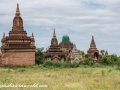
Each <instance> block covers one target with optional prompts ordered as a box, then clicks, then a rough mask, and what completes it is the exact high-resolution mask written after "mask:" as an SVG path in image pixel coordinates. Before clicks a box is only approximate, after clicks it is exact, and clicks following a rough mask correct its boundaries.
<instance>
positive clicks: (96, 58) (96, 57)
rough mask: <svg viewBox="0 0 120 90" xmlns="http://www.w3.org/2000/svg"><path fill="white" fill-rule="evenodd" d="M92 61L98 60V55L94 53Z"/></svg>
mask: <svg viewBox="0 0 120 90" xmlns="http://www.w3.org/2000/svg"><path fill="white" fill-rule="evenodd" d="M94 60H98V53H97V52H95V53H94Z"/></svg>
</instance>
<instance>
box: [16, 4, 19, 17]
mask: <svg viewBox="0 0 120 90" xmlns="http://www.w3.org/2000/svg"><path fill="white" fill-rule="evenodd" d="M15 15H16V16H20V10H19V4H18V3H17V9H16V14H15Z"/></svg>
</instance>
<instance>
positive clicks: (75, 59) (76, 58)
mask: <svg viewBox="0 0 120 90" xmlns="http://www.w3.org/2000/svg"><path fill="white" fill-rule="evenodd" d="M68 57H69V59H70V62H71V63H79V62H80V60H81V59H82V55H80V54H79V53H78V50H77V48H76V45H75V44H74V46H73V49H72V50H71V52H70V54H69V55H68Z"/></svg>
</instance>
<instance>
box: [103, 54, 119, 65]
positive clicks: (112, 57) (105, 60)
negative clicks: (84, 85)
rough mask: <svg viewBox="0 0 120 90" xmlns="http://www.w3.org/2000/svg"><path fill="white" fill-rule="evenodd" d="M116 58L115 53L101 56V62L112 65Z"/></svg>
mask: <svg viewBox="0 0 120 90" xmlns="http://www.w3.org/2000/svg"><path fill="white" fill-rule="evenodd" d="M117 60H118V58H117V56H115V55H108V56H103V58H102V64H105V65H112V66H113V65H114V64H116V62H117Z"/></svg>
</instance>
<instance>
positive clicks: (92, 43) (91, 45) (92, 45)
mask: <svg viewBox="0 0 120 90" xmlns="http://www.w3.org/2000/svg"><path fill="white" fill-rule="evenodd" d="M90 47H94V48H96V44H95V41H94V36H92V40H91V44H90Z"/></svg>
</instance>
